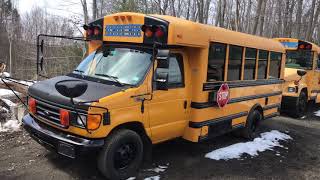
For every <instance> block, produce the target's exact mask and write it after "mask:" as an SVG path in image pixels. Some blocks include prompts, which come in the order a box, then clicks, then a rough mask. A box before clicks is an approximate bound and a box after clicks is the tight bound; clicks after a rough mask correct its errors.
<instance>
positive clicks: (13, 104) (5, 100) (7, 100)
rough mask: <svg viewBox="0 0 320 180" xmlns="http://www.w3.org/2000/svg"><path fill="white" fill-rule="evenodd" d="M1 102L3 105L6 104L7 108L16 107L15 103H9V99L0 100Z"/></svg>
mask: <svg viewBox="0 0 320 180" xmlns="http://www.w3.org/2000/svg"><path fill="white" fill-rule="evenodd" d="M2 101H3V102H4V103H6V104H7V105H8V106H10V107H11V106H16V104H15V103H13V102H12V101H10V100H9V99H2Z"/></svg>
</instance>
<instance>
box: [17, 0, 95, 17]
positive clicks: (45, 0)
mask: <svg viewBox="0 0 320 180" xmlns="http://www.w3.org/2000/svg"><path fill="white" fill-rule="evenodd" d="M17 6H18V9H19V11H20V13H21V14H22V15H23V14H24V13H25V12H29V11H30V10H31V9H32V8H33V7H35V6H39V7H41V8H45V9H47V12H48V13H50V14H55V15H60V16H65V17H69V16H72V15H76V16H80V15H81V14H82V7H81V3H80V0H18V4H17ZM88 9H89V10H90V7H89V8H88Z"/></svg>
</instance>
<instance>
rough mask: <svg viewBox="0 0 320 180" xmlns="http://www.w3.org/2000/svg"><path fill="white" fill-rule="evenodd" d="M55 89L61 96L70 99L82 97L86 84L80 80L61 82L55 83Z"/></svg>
mask: <svg viewBox="0 0 320 180" xmlns="http://www.w3.org/2000/svg"><path fill="white" fill-rule="evenodd" d="M55 88H56V89H57V91H58V92H59V93H60V94H61V95H63V96H65V97H68V98H71V99H72V98H76V97H79V96H81V95H83V94H84V93H85V92H86V90H87V88H88V84H87V83H86V82H83V81H80V80H63V81H59V82H57V83H56V84H55Z"/></svg>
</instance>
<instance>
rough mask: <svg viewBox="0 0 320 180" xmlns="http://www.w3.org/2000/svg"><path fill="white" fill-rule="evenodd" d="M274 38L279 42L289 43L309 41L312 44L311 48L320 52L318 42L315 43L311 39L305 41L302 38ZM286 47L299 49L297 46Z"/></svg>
mask: <svg viewBox="0 0 320 180" xmlns="http://www.w3.org/2000/svg"><path fill="white" fill-rule="evenodd" d="M274 39H275V40H277V41H279V42H287V43H298V42H304V43H309V44H311V45H312V49H311V50H312V51H316V52H318V53H320V47H319V46H318V45H317V44H314V43H312V42H309V41H304V40H300V39H296V38H274ZM285 48H286V49H287V50H293V49H297V48H290V47H285Z"/></svg>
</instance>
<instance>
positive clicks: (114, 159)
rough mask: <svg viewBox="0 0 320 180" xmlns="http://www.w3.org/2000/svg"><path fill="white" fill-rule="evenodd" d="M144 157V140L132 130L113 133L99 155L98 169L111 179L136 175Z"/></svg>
mask: <svg viewBox="0 0 320 180" xmlns="http://www.w3.org/2000/svg"><path fill="white" fill-rule="evenodd" d="M142 159H143V142H142V140H141V137H140V136H139V135H138V134H137V133H136V132H134V131H132V130H127V129H121V130H118V131H115V132H114V133H112V134H111V135H110V136H109V137H108V139H107V140H106V144H105V146H104V147H103V149H102V150H101V152H100V154H99V156H98V169H99V170H100V172H101V173H102V174H103V175H104V176H105V177H106V178H107V179H110V180H118V179H127V178H129V177H132V176H135V175H136V173H137V171H138V169H139V168H140V165H141V163H142Z"/></svg>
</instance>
